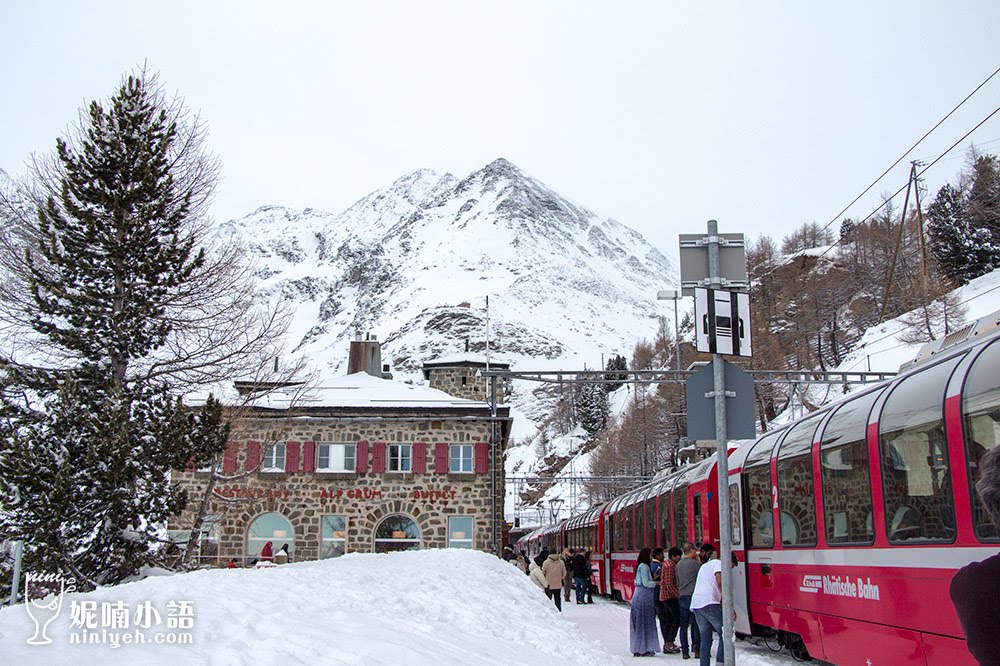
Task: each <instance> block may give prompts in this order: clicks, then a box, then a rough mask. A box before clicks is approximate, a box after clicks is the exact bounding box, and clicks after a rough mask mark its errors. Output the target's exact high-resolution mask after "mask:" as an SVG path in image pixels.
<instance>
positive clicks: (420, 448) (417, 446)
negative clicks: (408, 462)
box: [413, 442, 427, 474]
mask: <svg viewBox="0 0 1000 666" xmlns="http://www.w3.org/2000/svg"><path fill="white" fill-rule="evenodd" d="M413 473H414V474H426V473H427V442H414V443H413Z"/></svg>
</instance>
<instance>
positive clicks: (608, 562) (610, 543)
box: [601, 511, 618, 596]
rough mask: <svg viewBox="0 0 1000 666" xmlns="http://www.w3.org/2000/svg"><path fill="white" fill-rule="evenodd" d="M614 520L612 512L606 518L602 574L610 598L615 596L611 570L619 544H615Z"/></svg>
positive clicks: (605, 589)
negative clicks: (613, 554)
mask: <svg viewBox="0 0 1000 666" xmlns="http://www.w3.org/2000/svg"><path fill="white" fill-rule="evenodd" d="M612 522H613V519H612V517H611V512H610V511H609V512H608V515H606V516H604V570H603V571H602V572H601V573H602V574H604V591H605V593H606V594H607V595H608V596H614V592H613V591H612V589H611V568H612V564H613V562H612V558H611V553H613V552H614V550H615V548H616V547H617V546H618V544H617V543H616V542H615V538H614V533H615V532H614V529H612V527H613V525H612Z"/></svg>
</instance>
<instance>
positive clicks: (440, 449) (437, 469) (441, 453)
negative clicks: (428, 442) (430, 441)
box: [434, 442, 448, 474]
mask: <svg viewBox="0 0 1000 666" xmlns="http://www.w3.org/2000/svg"><path fill="white" fill-rule="evenodd" d="M434 473H435V474H447V473H448V445H447V444H446V443H444V442H438V443H437V444H435V445H434Z"/></svg>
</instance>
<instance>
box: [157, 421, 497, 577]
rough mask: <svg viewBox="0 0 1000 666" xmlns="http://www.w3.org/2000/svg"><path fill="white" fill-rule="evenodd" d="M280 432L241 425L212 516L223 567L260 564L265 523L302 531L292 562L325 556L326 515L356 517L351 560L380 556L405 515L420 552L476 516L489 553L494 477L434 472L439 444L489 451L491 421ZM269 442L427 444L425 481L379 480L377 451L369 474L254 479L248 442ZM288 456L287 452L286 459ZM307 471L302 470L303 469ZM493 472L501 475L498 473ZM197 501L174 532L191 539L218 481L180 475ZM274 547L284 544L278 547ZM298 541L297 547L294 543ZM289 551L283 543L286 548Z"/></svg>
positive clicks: (303, 427) (307, 426) (305, 427)
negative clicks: (268, 516) (455, 521)
mask: <svg viewBox="0 0 1000 666" xmlns="http://www.w3.org/2000/svg"><path fill="white" fill-rule="evenodd" d="M281 423H282V426H281V427H280V428H276V426H275V423H274V420H273V419H272V420H255V421H249V420H248V421H243V422H240V423H238V424H235V426H236V427H235V428H234V432H237V431H238V432H239V435H238V439H236V440H234V442H233V443H232V444H231V446H233V447H234V448H235V450H236V452H237V453H236V470H237V471H235V472H231V473H227V472H225V471H224V472H223V473H222V474H221V475H220V476H221V478H218V477H217V478H216V479H215V485H214V493H215V494H214V495H213V499H212V500H211V505H210V508H209V510H208V512H207V514H208V515H218V516H220V529H219V553H218V558H219V560H220V561H223V562H225V561H228V560H229V558H231V557H235V558H236V559H237V561H244V560H246V559H249V558H253V557H257V556H259V553H256V552H246V551H247V545H246V544H247V542H246V539H247V531H248V528H249V526H250V524H251V523H252V522H253V520H254V519H256V518H257V517H258V516H260V515H262V514H264V513H269V512H277V513H280V514H282V515H283V516H284V517H285V518H287V519H288V520H289V521H290V522H291V524H292V527H293V529H294V545H293V553H292V556H293V559H295V560H300V561H301V560H309V559H316V558H317V557H319V548H320V538H321V537H320V529H321V525H322V517H323V516H324V515H344V516H347V520H348V527H347V551H348V552H372V550H373V547H374V533H375V527H376V526H377V525H378V523H379V521H380V520H381V519H382V518H384V517H385V516H388V515H391V514H405V515H407V516H409V517H410V518H412V519H413V520H414V521H415V522H416V524H417V525H418V526H419V528H420V532H421V547H423V548H444V547H446V546H447V545H448V538H447V527H448V516H460V515H461V516H472V517H473V521H474V523H473V530H474V533H473V547H474V548H476V549H479V550H490V547H491V543H490V542H491V531H490V518H491V511H490V494H491V493H490V484H491V474H490V472H489V471H488V472H487V473H486V474H452V473H438V471H437V470H436V469H435V455H434V444H435V443H438V442H445V443H449V444H466V443H475V442H489V436H490V424H489V420H488V419H485V418H483V419H473V420H464V419H463V420H460V419H453V420H449V419H448V418H447V417H445V418H441V419H433V418H428V419H415V418H403V417H397V418H393V417H385V416H383V417H381V418H378V419H371V420H359V419H337V418H326V419H324V418H309V419H302V418H289V419H286V420H283V421H282V422H281ZM249 441H259V442H261V443H262V446H261V448H262V452H263V451H264V450H266V449H267V447H268V445H269V444H273V443H274V442H277V441H289V442H307V441H308V442H316V444H317V445H318V444H320V443H356V442H359V441H367V442H387V443H393V442H395V443H414V442H426V443H427V444H428V447H427V465H426V469H427V471H426V473H423V474H416V473H412V472H411V473H398V472H396V473H394V472H385V473H377V474H376V473H372V472H371V458H372V451H371V448H370V447H369V451H368V459H367V465H366V466H365V467H366V468H367V470H368V472H367V473H360V474H359V473H355V472H342V473H327V472H283V473H262V472H257V471H252V472H246V471H245V469H246V458H247V442H249ZM502 448H503V446H502V442H501V443H499V445H498V447H497V449H498V451H497V457H496V458H495V457H494V456H490V465H491V466H495V468H496V469H497V471H498V473H497V476H496V485H497V492H496V498H497V507H496V509H497V543H498V545H499V542H500V539H501V536H500V535H501V530H502V527H503V497H504V488H503V482H504V475H503V463H502V459H503V458H502ZM286 455H287V453H286ZM299 469H302V466H301V465H300V467H299ZM491 470H492V467H491ZM174 478H175V479H177V480H178V481H180V483H182V484H183V485H184V486H185V487H186V488H187V489H188V492H189V498H190V499H189V502H188V509H187V510H186V511H185V512H184V513H183V514H182V515H181V516H179V517H178V518H176V519H174V520H172V521H171V522H170V524H169V526H168V527H169V529H170V530H190V529H191V526H192V525H193V522H194V517H195V516H194V511H195V510H196V507H197V506H198V504H199V502H200V499H201V497H202V496H203V495H204V493H205V490H206V488H207V485H208V483H209V482H210V481H211V480H212V475H211V474H210V473H207V472H205V473H202V472H192V471H182V472H175V473H174ZM275 541H280V539H276V540H275ZM289 541H292V539H289ZM280 545H281V543H275V544H274V547H275V549H277V548H278V547H280Z"/></svg>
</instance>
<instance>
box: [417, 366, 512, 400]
mask: <svg viewBox="0 0 1000 666" xmlns="http://www.w3.org/2000/svg"><path fill="white" fill-rule="evenodd" d="M476 370H478V368H475V367H454V368H428V369H427V374H428V384H429V385H430V387H431V388H435V389H438V390H439V391H444V392H445V393H447V394H449V395H453V396H455V397H456V398H464V399H466V400H482V401H485V402H489V401H490V395H491V394H490V382H489V380H488V379H486V378H484V377H478V378H477V377H476ZM508 383H509V382H508V381H507V380H503V379H498V380H497V404H498V405H500V404H503V402H504V398H505V397H506V395H507V393H509V390H508V388H509V387H508Z"/></svg>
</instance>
